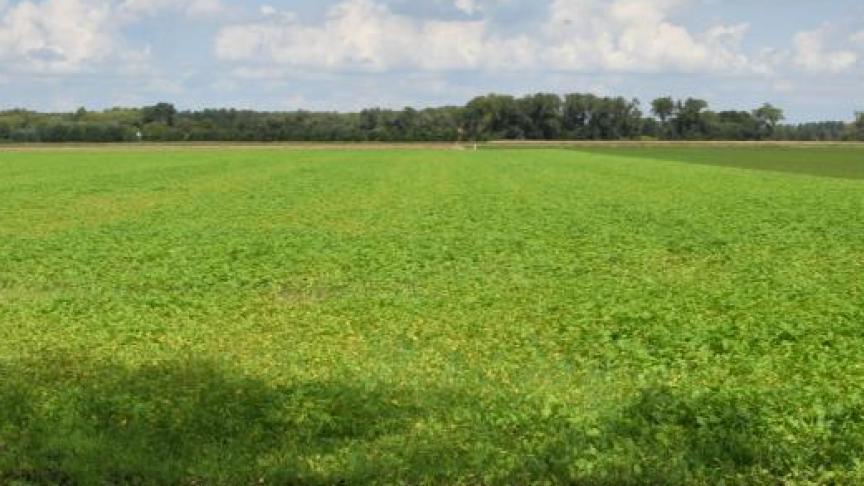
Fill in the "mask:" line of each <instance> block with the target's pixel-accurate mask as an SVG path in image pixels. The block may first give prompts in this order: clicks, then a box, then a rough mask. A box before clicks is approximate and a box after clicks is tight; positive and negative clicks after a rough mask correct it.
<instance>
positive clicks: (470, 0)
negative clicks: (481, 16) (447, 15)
mask: <svg viewBox="0 0 864 486" xmlns="http://www.w3.org/2000/svg"><path fill="white" fill-rule="evenodd" d="M453 6H455V7H456V8H457V9H459V11H461V12H464V13H466V14H468V15H473V14H475V13H477V12H479V11H480V5H478V4H477V0H454V2H453Z"/></svg>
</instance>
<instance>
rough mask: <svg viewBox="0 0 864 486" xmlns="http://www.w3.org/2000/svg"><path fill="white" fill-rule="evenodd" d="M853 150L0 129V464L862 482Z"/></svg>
mask: <svg viewBox="0 0 864 486" xmlns="http://www.w3.org/2000/svg"><path fill="white" fill-rule="evenodd" d="M752 169H773V170H752ZM784 170H787V171H791V172H782V171H784ZM834 176H836V177H834ZM862 177H864V149H862V148H860V147H851V146H850V147H825V148H818V147H807V148H799V149H794V148H789V147H785V148H783V147H774V148H772V147H754V148H746V147H734V148H726V149H724V148H722V147H716V146H714V147H710V148H709V147H702V148H700V147H687V148H674V147H665V148H653V149H652V148H646V147H642V148H638V149H636V148H619V149H613V148H604V149H557V150H556V149H544V150H509V149H508V150H480V151H476V152H475V151H456V150H433V149H423V150H400V149H391V150H350V149H340V150H335V149H334V150H311V149H307V150H296V149H295V150H283V149H251V148H250V149H248V150H244V149H232V150H228V149H218V148H194V149H172V148H161V149H154V150H134V149H122V148H113V149H111V148H108V149H87V148H79V149H72V150H23V151H4V152H0V484H22V485H24V484H82V485H89V484H189V485H193V484H226V485H227V484H337V483H340V482H341V483H342V484H358V483H379V484H395V483H402V484H470V485H474V484H555V483H565V484H567V483H569V484H585V485H603V484H608V485H625V484H633V485H643V484H670V485H678V484H706V485H707V484H742V485H744V484H748V485H749V484H766V485H777V484H861V483H862V482H864V179H862Z"/></svg>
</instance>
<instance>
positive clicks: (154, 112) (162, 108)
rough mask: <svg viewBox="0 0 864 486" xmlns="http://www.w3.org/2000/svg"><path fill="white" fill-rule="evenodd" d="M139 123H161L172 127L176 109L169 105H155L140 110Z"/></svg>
mask: <svg viewBox="0 0 864 486" xmlns="http://www.w3.org/2000/svg"><path fill="white" fill-rule="evenodd" d="M141 115H142V116H141V121H143V122H144V123H145V124H146V123H163V124H165V125H168V126H169V127H170V126H174V118H175V117H176V116H177V109H176V108H174V105H172V104H171V103H157V104H155V105H153V106H147V107H144V108H143V109H142V110H141Z"/></svg>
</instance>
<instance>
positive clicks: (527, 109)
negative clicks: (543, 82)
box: [517, 93, 562, 140]
mask: <svg viewBox="0 0 864 486" xmlns="http://www.w3.org/2000/svg"><path fill="white" fill-rule="evenodd" d="M517 105H518V108H519V111H520V116H518V117H517V118H518V121H520V122H521V125H522V126H521V127H520V128H521V132H522V133H523V134H524V135H525V137H526V138H532V139H546V140H554V139H557V138H559V137H560V136H561V128H562V102H561V98H560V97H559V96H558V95H557V94H550V93H537V94H535V95H532V96H526V97H524V98H521V99H519V100H518V103H517Z"/></svg>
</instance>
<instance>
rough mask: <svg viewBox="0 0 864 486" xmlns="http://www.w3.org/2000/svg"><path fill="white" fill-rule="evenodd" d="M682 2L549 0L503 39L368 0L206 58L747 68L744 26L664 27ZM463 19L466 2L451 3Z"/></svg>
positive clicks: (340, 66) (227, 31)
mask: <svg viewBox="0 0 864 486" xmlns="http://www.w3.org/2000/svg"><path fill="white" fill-rule="evenodd" d="M684 1H685V0H614V1H612V2H609V1H607V0H553V1H552V2H551V4H550V6H549V14H548V16H547V18H546V19H545V20H544V21H543V22H542V25H541V26H540V27H539V31H536V32H525V33H523V34H521V35H507V36H505V35H502V34H499V33H497V32H496V31H495V29H494V28H493V26H492V25H490V24H489V23H488V21H487V20H484V19H480V20H470V21H468V20H448V21H443V20H423V19H414V18H411V17H408V16H405V15H399V14H396V13H394V12H393V11H391V10H390V9H389V8H388V7H387V6H386V5H385V4H383V3H379V2H378V1H376V0H343V1H341V2H340V3H338V4H336V5H335V6H333V7H332V8H331V9H330V10H329V12H328V14H327V17H326V19H325V20H324V21H323V22H321V23H317V24H304V23H302V22H300V21H298V20H297V18H296V17H294V16H291V15H279V16H276V15H272V12H271V15H268V16H267V18H265V19H263V20H260V21H257V22H252V23H246V24H240V25H233V26H229V27H226V28H224V29H223V30H222V31H221V32H220V33H219V35H218V37H217V39H216V44H215V51H216V54H217V56H218V57H219V58H220V59H223V60H226V61H234V62H240V63H256V62H257V63H262V64H263V63H277V64H279V65H282V66H293V67H297V68H309V69H323V70H336V71H338V70H366V71H373V72H374V71H383V70H392V69H407V70H476V69H497V70H530V69H536V68H541V69H547V70H561V71H580V70H608V71H619V72H627V71H645V72H652V71H661V70H667V71H668V70H675V71H700V72H704V71H712V72H724V73H728V72H739V71H747V70H751V69H752V66H751V62H750V60H749V59H748V58H747V57H746V56H745V55H744V54H742V53H741V50H740V48H739V47H740V42H741V39H742V37H743V36H744V34H745V33H746V32H747V28H748V27H747V25H745V24H739V25H729V26H727V25H717V26H714V27H712V28H711V29H709V30H708V31H706V32H702V33H693V32H691V31H689V30H688V29H687V28H685V27H684V26H682V25H679V24H676V23H674V22H672V21H671V20H669V12H670V10H672V9H674V8H676V7H678V6H679V5H680V4H682V3H684ZM455 5H456V6H457V7H458V8H460V9H461V10H462V11H463V12H466V13H475V12H477V9H478V4H477V3H476V2H475V1H466V0H457V1H456V2H455Z"/></svg>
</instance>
